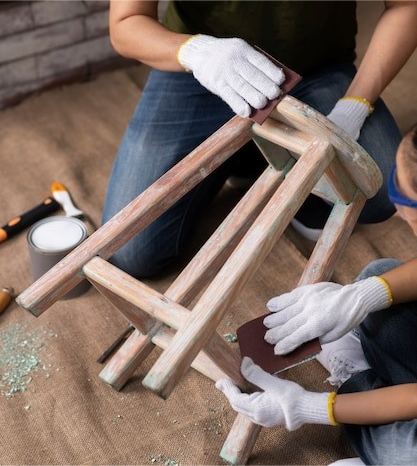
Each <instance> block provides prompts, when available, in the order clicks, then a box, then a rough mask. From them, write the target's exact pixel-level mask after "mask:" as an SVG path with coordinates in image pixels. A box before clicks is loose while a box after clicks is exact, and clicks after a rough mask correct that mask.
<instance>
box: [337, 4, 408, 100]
mask: <svg viewBox="0 0 417 466" xmlns="http://www.w3.org/2000/svg"><path fill="white" fill-rule="evenodd" d="M386 5H387V9H386V10H385V11H384V13H383V14H382V16H381V18H380V20H379V22H378V24H377V26H376V28H375V31H374V33H373V35H372V39H371V42H370V44H369V47H368V49H367V51H366V53H365V56H364V58H363V60H362V62H361V64H360V66H359V68H358V72H357V73H356V76H355V78H354V79H353V81H352V83H351V85H350V87H349V89H348V90H347V92H346V95H349V96H359V97H364V98H365V99H367V100H368V101H369V102H371V103H373V102H375V100H376V99H377V98H378V97H379V96H380V94H381V93H382V91H383V90H384V89H385V87H386V86H387V85H388V84H389V83H390V82H391V81H392V79H393V78H394V77H395V76H396V74H397V73H398V72H399V71H400V69H401V68H402V67H403V66H404V64H405V63H406V61H407V60H408V58H409V57H410V56H411V55H412V53H413V51H414V50H415V48H416V46H417V28H416V24H417V2H415V1H410V2H400V1H398V2H397V1H394V2H386Z"/></svg>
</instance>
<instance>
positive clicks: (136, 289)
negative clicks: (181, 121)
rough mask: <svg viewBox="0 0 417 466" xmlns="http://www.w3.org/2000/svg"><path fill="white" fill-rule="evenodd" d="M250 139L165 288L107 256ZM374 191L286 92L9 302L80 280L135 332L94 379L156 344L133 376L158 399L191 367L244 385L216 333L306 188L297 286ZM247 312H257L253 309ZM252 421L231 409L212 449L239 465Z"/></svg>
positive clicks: (353, 152)
mask: <svg viewBox="0 0 417 466" xmlns="http://www.w3.org/2000/svg"><path fill="white" fill-rule="evenodd" d="M251 138H252V139H253V140H254V141H255V143H256V144H257V145H258V147H259V148H260V150H261V151H262V153H263V155H264V156H265V158H266V159H267V161H268V162H269V164H268V167H267V168H266V169H265V171H264V172H263V174H262V175H261V176H260V177H259V178H258V180H257V181H256V182H255V183H254V185H253V186H252V188H251V189H249V190H248V192H247V193H246V194H245V195H244V196H243V197H242V199H241V200H240V201H239V202H238V204H237V205H236V206H235V207H234V209H233V210H232V211H231V212H230V213H229V215H228V216H227V217H226V219H225V220H224V221H223V222H222V224H221V225H220V226H219V227H218V229H217V230H216V231H215V232H214V233H213V235H212V236H211V237H210V238H209V240H208V241H207V242H206V244H205V245H204V246H203V247H202V248H201V250H200V251H199V252H198V253H197V254H196V255H195V257H194V258H193V259H192V260H191V261H190V263H189V264H188V265H187V267H186V268H185V269H184V270H183V271H182V272H181V273H180V274H179V276H178V277H177V278H176V279H175V280H174V282H173V283H172V284H171V285H170V286H169V288H168V289H167V290H166V292H165V293H160V292H158V291H156V290H154V289H153V288H151V287H150V286H148V285H146V284H144V283H143V282H141V281H140V280H137V279H135V278H133V277H132V276H130V275H128V274H127V273H125V272H123V271H121V270H120V269H118V268H117V267H115V266H114V265H112V264H110V263H109V262H108V261H107V259H108V258H109V257H111V256H112V255H113V254H114V253H115V252H116V251H117V250H118V249H119V248H120V247H122V246H123V245H124V244H125V243H127V242H128V241H129V240H130V239H131V238H132V237H133V236H135V235H136V234H138V233H139V232H140V231H142V230H143V229H144V228H146V226H147V225H149V224H150V223H151V222H152V221H153V220H155V219H156V218H157V217H158V216H160V215H161V214H162V213H163V212H165V211H166V210H167V209H168V208H170V207H171V206H172V205H173V204H174V203H175V202H176V201H177V200H178V199H180V198H181V197H182V196H183V195H185V194H186V193H187V192H189V191H190V190H191V189H192V188H193V187H195V186H196V185H197V184H198V183H199V182H200V181H201V180H203V179H204V178H205V177H207V176H208V175H209V174H210V173H211V172H213V170H215V169H216V168H217V167H218V166H220V165H221V164H222V163H223V162H225V161H226V160H227V159H228V158H229V157H230V156H231V155H232V154H233V153H235V152H236V150H238V149H239V148H240V147H242V146H243V145H244V144H245V143H247V142H248V141H249V140H250V139H251ZM380 186H381V173H380V171H379V169H378V167H377V166H376V164H375V162H374V161H373V160H372V158H371V157H370V156H369V155H368V154H367V153H366V151H365V150H364V149H363V148H362V147H361V146H360V145H359V144H358V143H357V142H356V141H354V140H353V139H351V138H350V137H349V136H348V135H347V134H346V133H344V132H343V131H342V130H341V129H340V128H338V127H337V126H336V125H334V124H333V123H332V122H331V121H330V120H328V119H327V118H326V117H324V116H323V115H321V114H320V113H318V112H316V111H315V110H314V109H312V108H311V107H309V106H307V105H305V104H303V103H302V102H300V101H298V100H297V99H295V98H293V97H290V96H286V97H284V98H283V99H282V100H281V102H280V103H279V104H278V105H277V106H276V108H275V109H274V110H273V112H272V113H271V114H270V116H269V117H268V118H267V119H266V121H265V122H264V123H263V124H262V125H259V124H256V123H254V122H253V121H252V120H250V119H244V118H240V117H238V116H235V117H233V118H232V119H231V120H230V121H229V122H227V123H226V124H225V125H224V126H223V127H222V128H220V129H219V130H218V131H217V132H215V133H214V134H213V135H212V136H210V137H209V138H208V139H207V140H206V141H204V142H203V143H202V144H201V145H200V146H198V147H197V148H196V149H195V150H193V151H192V152H191V153H190V154H188V155H187V156H186V157H185V158H184V159H183V160H182V161H181V162H179V163H178V164H177V165H176V166H174V167H173V168H172V169H171V170H170V171H168V172H167V173H166V174H165V175H164V176H162V177H161V178H160V179H159V180H157V181H156V182H155V183H154V184H153V185H152V186H150V187H149V188H148V189H147V190H146V191H145V192H143V193H142V194H141V195H139V196H138V197H137V198H136V199H134V200H133V201H132V202H131V203H130V204H128V205H127V206H126V207H125V208H124V209H123V210H121V211H120V212H119V213H118V214H116V215H115V216H114V217H113V218H112V219H110V220H109V221H108V222H107V223H106V224H104V225H103V226H101V227H100V228H99V229H98V230H96V231H95V232H94V233H93V234H92V235H91V236H90V237H89V238H87V239H86V240H85V241H84V242H83V243H82V244H81V245H80V246H78V247H77V248H76V249H75V250H74V251H73V252H71V253H70V254H68V255H67V256H66V257H65V258H64V259H62V260H61V262H60V263H58V264H57V265H56V266H55V267H53V268H52V269H51V270H49V271H48V272H47V273H46V274H45V275H43V276H42V277H41V278H40V279H38V280H37V281H36V282H35V283H33V284H32V285H31V286H30V287H29V288H27V289H26V290H25V291H24V292H23V293H21V294H20V295H19V296H18V298H17V302H18V304H19V305H20V306H21V307H23V308H24V309H26V310H28V311H29V312H31V313H32V314H33V315H35V316H39V315H40V314H42V313H43V312H44V311H46V310H47V309H48V308H49V307H50V306H51V305H52V304H54V303H55V302H56V301H57V300H59V299H60V298H62V297H63V296H64V295H65V294H66V293H67V292H68V291H70V290H71V289H72V288H73V287H74V286H76V285H77V284H78V283H79V282H80V281H81V280H82V279H87V280H89V281H90V282H91V283H92V284H93V285H94V286H95V287H96V289H97V290H98V291H99V292H100V293H101V294H102V295H103V296H104V297H105V298H106V299H107V300H108V301H109V302H110V303H111V304H112V305H113V306H114V307H115V308H116V309H117V310H118V311H120V312H121V313H122V314H123V315H124V316H125V317H126V319H127V320H128V321H129V322H130V323H131V324H132V325H133V326H134V327H135V331H134V332H133V333H132V334H131V336H130V337H129V338H128V339H127V341H126V342H125V343H124V344H123V346H122V347H121V348H120V349H119V350H118V351H117V352H116V353H115V354H114V356H113V357H112V359H111V360H110V361H109V362H108V364H107V365H106V366H105V368H104V369H103V370H102V372H101V374H100V377H101V378H102V379H103V380H104V381H106V382H107V383H109V384H110V385H112V386H113V387H115V388H116V389H121V388H122V387H123V386H124V384H125V383H126V382H127V381H128V380H129V378H130V377H131V375H132V374H133V372H134V371H135V370H136V369H137V368H138V367H139V365H140V364H141V363H142V362H143V361H144V360H145V358H146V357H147V356H148V355H149V354H150V352H151V351H152V349H153V348H154V347H155V346H159V347H161V348H162V349H163V351H162V353H161V355H160V356H159V358H158V359H157V360H156V362H155V363H154V365H153V367H152V368H151V369H150V371H149V372H148V373H147V375H146V376H145V377H144V379H143V381H142V383H143V385H144V386H145V387H146V388H148V389H149V390H151V391H153V392H155V393H156V394H158V395H159V396H161V397H163V398H165V399H166V398H167V397H168V396H169V394H170V393H171V392H172V390H173V389H174V388H175V386H176V384H177V383H178V381H179V380H180V379H181V377H182V376H183V375H184V374H185V372H186V371H187V370H188V369H189V367H193V368H195V369H196V370H198V371H199V372H201V373H202V374H204V375H205V376H207V377H209V378H211V379H212V380H214V381H216V380H218V379H219V378H222V377H229V378H231V379H232V380H233V381H234V382H235V383H236V384H238V385H239V386H240V387H241V388H242V389H246V388H248V386H247V382H246V381H245V380H244V379H243V378H242V376H241V374H240V371H239V368H240V356H239V355H238V354H237V352H236V351H234V350H232V349H231V348H230V346H229V345H228V344H227V343H226V342H225V341H224V339H223V338H221V337H220V336H219V335H218V334H217V332H216V328H217V327H218V325H219V323H220V322H221V320H222V318H223V317H224V315H225V313H226V312H227V310H228V309H229V307H230V305H231V303H232V302H233V300H234V299H235V298H236V297H237V296H238V295H239V293H240V292H241V290H242V289H243V287H244V286H245V284H246V283H247V281H248V280H249V279H250V277H251V276H252V275H253V273H254V272H255V271H256V270H257V268H258V267H259V266H260V265H261V264H262V262H263V261H264V259H265V258H266V256H267V255H268V253H269V252H270V251H271V249H272V247H273V246H274V244H275V243H276V242H277V240H278V239H279V238H280V236H281V235H282V234H283V232H284V230H285V229H286V227H287V226H288V224H289V223H290V222H291V220H292V218H293V217H294V215H295V214H296V212H297V211H298V209H299V208H300V206H301V205H302V204H303V202H304V201H305V199H306V198H307V196H308V195H309V194H310V193H314V194H316V195H318V196H320V197H322V198H323V199H325V200H327V201H329V202H330V203H331V204H332V205H333V208H332V211H331V214H330V216H329V218H328V221H327V223H326V225H325V227H324V229H323V232H322V234H321V236H320V238H319V240H318V242H317V243H316V245H315V248H314V250H313V252H312V254H311V256H310V258H309V260H308V262H307V264H306V267H305V269H304V271H303V273H302V276H301V277H300V280H299V285H302V284H307V283H314V282H317V281H322V280H329V279H330V278H331V276H332V273H333V270H334V268H335V264H336V262H337V260H338V258H339V257H340V254H341V253H342V251H343V249H344V247H345V245H346V243H347V241H348V239H349V237H350V234H351V232H352V230H353V228H354V226H355V224H356V222H357V219H358V217H359V214H360V212H361V210H362V208H363V206H364V204H365V202H366V199H369V198H371V197H373V196H374V195H375V194H376V192H377V191H378V189H379V188H380ZM254 317H255V316H254ZM260 429H261V428H260V426H258V425H256V424H253V423H252V422H251V421H250V420H249V419H248V418H246V417H245V416H243V415H240V414H239V415H237V417H236V420H235V422H234V424H233V426H232V429H231V431H230V433H229V435H228V437H227V439H226V441H225V443H224V446H223V448H222V451H221V453H220V455H221V456H222V457H223V458H224V459H225V460H226V461H228V462H230V463H233V464H244V463H246V461H247V459H248V457H249V455H250V453H251V451H252V448H253V445H254V443H255V441H256V438H257V436H258V434H259V431H260Z"/></svg>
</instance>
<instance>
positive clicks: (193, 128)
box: [103, 64, 401, 278]
mask: <svg viewBox="0 0 417 466" xmlns="http://www.w3.org/2000/svg"><path fill="white" fill-rule="evenodd" d="M354 73H355V69H354V67H353V65H351V64H339V65H337V66H333V67H329V68H327V69H323V70H321V71H320V72H317V73H315V74H313V75H311V76H306V77H304V79H303V81H302V82H301V83H300V84H299V85H298V86H297V87H296V88H295V89H294V90H293V91H292V92H291V94H292V95H293V96H294V97H296V98H297V99H299V100H301V101H303V102H305V103H306V104H308V105H310V106H311V107H313V108H315V109H317V110H318V111H319V112H320V113H322V114H324V115H327V114H328V113H329V112H330V111H331V109H332V108H333V106H334V105H335V103H336V102H337V100H338V98H339V97H341V96H343V95H344V93H345V91H346V89H347V87H348V85H349V83H350V82H351V79H352V77H353V75H354ZM233 115H234V114H233V112H232V110H231V109H230V108H229V106H228V105H227V104H225V103H224V102H223V101H222V100H221V99H220V98H219V97H217V96H215V95H213V94H212V93H210V92H209V91H207V90H206V89H205V88H204V87H203V86H201V85H200V84H199V82H198V81H197V80H196V79H194V77H193V76H192V74H190V73H171V72H162V71H152V72H151V74H150V77H149V80H148V82H147V84H146V86H145V89H144V91H143V93H142V96H141V98H140V101H139V104H138V106H137V108H136V110H135V113H134V115H133V117H132V119H131V121H130V123H129V126H128V128H127V130H126V132H125V134H124V137H123V140H122V142H121V145H120V148H119V151H118V154H117V157H116V160H115V163H114V166H113V170H112V173H111V176H110V181H109V184H108V189H107V195H106V200H105V206H104V212H103V222H106V221H107V220H109V219H110V218H111V217H112V216H114V215H115V214H116V213H117V212H118V211H119V210H121V209H122V208H123V207H124V206H126V205H127V204H128V203H129V202H130V201H131V200H132V199H134V198H135V197H137V196H138V195H139V194H140V193H141V192H143V191H144V190H145V189H147V188H148V187H149V186H150V185H151V184H152V183H153V182H154V181H155V180H157V179H158V178H159V177H160V176H162V175H163V174H164V173H165V172H166V171H167V170H169V169H170V168H171V167H173V166H174V165H175V164H176V163H177V162H178V161H179V160H181V159H182V158H183V157H184V156H185V155H187V154H188V153H189V152H190V151H191V150H193V149H194V148H195V147H197V146H198V145H199V144H200V143H201V142H203V141H204V140H205V139H207V137H208V136H210V135H211V134H212V133H213V132H215V131H216V130H217V129H219V128H220V127H221V126H222V125H223V124H224V123H226V122H227V121H228V120H229V119H230V118H231V117H232V116H233ZM400 139H401V136H400V132H399V129H398V127H397V125H396V123H395V121H394V119H393V117H392V116H391V114H390V113H389V111H388V109H387V108H386V106H385V105H384V103H383V102H382V101H381V100H378V102H377V103H376V105H375V112H374V113H373V114H372V115H371V116H370V117H369V118H368V119H367V121H366V122H365V125H364V127H363V129H362V131H361V136H360V138H359V143H360V144H361V145H362V146H363V147H364V148H365V149H366V150H367V151H368V152H369V153H370V154H371V155H372V156H373V157H374V158H375V161H376V162H377V164H378V165H379V167H380V169H381V171H382V173H383V175H384V179H387V178H388V174H389V170H390V168H391V166H392V164H393V162H394V158H395V152H396V149H397V146H398V144H399V142H400ZM252 164H253V166H251V165H252ZM264 164H265V162H264V160H263V158H262V156H261V155H260V153H259V152H258V151H257V149H256V148H255V146H254V144H253V142H251V143H248V144H247V145H246V146H244V148H242V149H241V150H240V151H238V152H237V153H236V154H235V155H234V156H233V157H232V158H231V159H230V160H229V161H228V162H227V163H225V164H223V166H222V167H220V168H219V169H218V170H217V171H216V172H215V173H213V174H212V175H210V176H209V177H208V178H207V179H205V180H204V181H203V182H202V183H200V185H199V186H197V187H196V188H195V189H194V190H193V191H191V192H190V193H188V194H187V195H186V196H184V197H183V198H182V199H181V200H180V201H178V202H177V204H176V205H175V206H173V207H172V208H171V209H170V210H169V211H167V212H166V213H165V214H163V215H162V216H161V217H159V218H158V219H157V220H156V221H155V222H153V224H152V225H150V226H149V227H148V228H146V229H145V230H144V231H143V232H141V233H140V234H139V235H137V236H136V237H135V238H133V239H132V240H131V241H130V242H129V243H128V244H126V245H125V246H124V247H123V248H121V249H120V250H119V251H118V252H117V253H116V254H115V255H114V256H113V257H112V258H111V261H112V262H113V263H114V264H115V265H117V266H118V267H120V268H121V269H122V270H125V271H126V272H128V273H130V274H131V275H133V276H135V277H141V278H145V277H150V276H152V275H155V274H157V273H160V272H163V271H164V269H165V268H166V267H167V266H168V265H169V264H170V263H172V262H173V261H175V260H176V259H177V258H178V256H179V255H180V254H181V252H182V250H183V248H184V245H185V244H186V242H187V239H188V238H189V235H190V234H191V229H192V227H193V225H194V224H195V222H196V221H197V219H198V218H199V217H200V216H201V215H204V209H205V208H206V206H207V205H208V204H209V203H210V201H211V200H212V199H213V198H214V197H215V195H216V194H217V193H218V191H219V190H220V189H221V187H222V185H223V184H224V181H225V180H226V178H227V177H228V176H230V174H239V172H240V171H241V170H243V171H245V170H246V171H247V170H249V171H251V170H252V171H254V173H253V174H254V175H257V174H258V172H259V171H260V167H261V166H264ZM167 195H169V193H167ZM393 212H394V207H393V206H392V205H391V203H390V202H389V199H388V197H387V189H386V185H384V186H383V187H382V189H381V190H380V191H379V193H378V194H377V196H375V197H374V198H373V199H371V200H369V201H368V202H367V204H366V206H365V208H364V210H363V212H362V215H361V217H360V221H361V222H363V223H374V222H380V221H383V220H385V219H387V218H388V217H390V216H391V215H392V214H393Z"/></svg>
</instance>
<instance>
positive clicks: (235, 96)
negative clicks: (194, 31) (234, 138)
mask: <svg viewBox="0 0 417 466" xmlns="http://www.w3.org/2000/svg"><path fill="white" fill-rule="evenodd" d="M178 61H179V63H180V64H181V65H182V66H183V67H184V68H185V69H188V70H190V71H192V72H193V74H194V77H195V78H196V79H197V80H198V81H199V82H200V83H201V84H202V85H203V86H204V87H206V88H207V89H208V90H209V91H211V92H213V93H214V94H216V95H218V96H219V97H220V98H222V99H223V100H224V101H225V102H226V103H227V104H229V105H230V107H231V108H232V110H233V111H234V112H235V113H237V114H238V115H240V116H241V117H248V116H249V115H250V113H251V110H252V109H251V107H253V108H255V109H261V108H263V107H265V105H266V104H267V103H268V100H273V99H275V98H277V97H278V96H279V95H280V93H281V90H280V88H279V86H280V85H281V84H282V83H283V82H284V81H285V75H284V72H283V71H282V69H281V68H278V67H277V66H276V65H274V64H273V63H272V62H271V61H270V60H269V59H268V58H266V57H265V56H264V55H263V54H262V53H260V52H258V51H257V50H255V49H254V48H253V47H251V46H250V45H248V44H247V43H246V42H245V41H244V40H242V39H236V38H233V39H218V38H216V37H212V36H206V35H197V36H193V37H191V39H188V41H186V42H185V43H184V44H183V45H182V46H181V47H180V49H179V51H178Z"/></svg>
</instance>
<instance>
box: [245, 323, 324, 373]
mask: <svg viewBox="0 0 417 466" xmlns="http://www.w3.org/2000/svg"><path fill="white" fill-rule="evenodd" d="M267 315H269V314H267ZM265 317H266V315H264V316H261V317H257V318H256V319H253V320H250V321H249V322H246V323H245V324H243V325H242V326H240V327H239V328H238V329H237V332H236V335H237V338H238V342H239V347H240V353H241V355H242V358H243V357H244V356H248V357H250V358H251V359H252V361H253V362H254V363H255V364H257V365H258V366H260V367H261V368H262V369H263V370H264V371H266V372H269V373H270V374H275V373H278V372H281V371H283V370H285V369H289V368H290V367H294V366H296V365H298V364H301V363H302V362H305V361H308V360H310V359H312V358H313V357H314V356H315V355H316V354H318V353H319V352H320V351H321V345H320V342H319V340H318V339H315V340H311V341H308V342H306V343H304V344H303V345H301V346H299V347H298V348H296V349H295V350H294V351H292V352H291V353H288V354H286V355H284V356H277V355H276V354H274V345H271V344H269V343H268V342H266V341H265V340H264V336H265V333H266V331H267V330H268V329H267V328H266V327H265V325H264V324H263V320H264V318H265Z"/></svg>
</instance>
